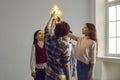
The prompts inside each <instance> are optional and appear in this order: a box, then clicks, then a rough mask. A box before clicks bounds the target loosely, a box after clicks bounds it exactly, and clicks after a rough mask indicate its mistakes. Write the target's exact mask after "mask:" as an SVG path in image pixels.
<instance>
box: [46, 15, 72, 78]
mask: <svg viewBox="0 0 120 80" xmlns="http://www.w3.org/2000/svg"><path fill="white" fill-rule="evenodd" d="M53 21H54V15H52V16H51V18H50V20H49V22H48V24H47V26H46V28H45V47H46V51H47V57H48V58H47V69H46V80H70V63H69V59H70V52H69V43H68V42H66V41H64V40H63V39H62V37H64V36H66V35H67V34H68V33H69V30H70V27H69V25H68V24H67V23H66V22H60V23H57V24H56V25H55V30H54V32H55V35H54V36H52V35H51V33H50V31H51V28H52V22H53Z"/></svg>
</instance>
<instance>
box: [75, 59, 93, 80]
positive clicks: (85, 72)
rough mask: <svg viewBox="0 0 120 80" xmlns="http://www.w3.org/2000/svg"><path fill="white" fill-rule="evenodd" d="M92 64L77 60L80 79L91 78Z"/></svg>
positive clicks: (87, 79) (86, 79)
mask: <svg viewBox="0 0 120 80" xmlns="http://www.w3.org/2000/svg"><path fill="white" fill-rule="evenodd" d="M90 66H91V65H90V64H85V63H83V62H81V61H78V60H77V76H78V80H89V72H90Z"/></svg>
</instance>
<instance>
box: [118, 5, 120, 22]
mask: <svg viewBox="0 0 120 80" xmlns="http://www.w3.org/2000/svg"><path fill="white" fill-rule="evenodd" d="M117 20H120V5H117Z"/></svg>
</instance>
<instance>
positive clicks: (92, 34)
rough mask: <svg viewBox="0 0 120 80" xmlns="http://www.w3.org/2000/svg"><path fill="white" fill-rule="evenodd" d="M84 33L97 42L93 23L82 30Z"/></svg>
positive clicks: (85, 25)
mask: <svg viewBox="0 0 120 80" xmlns="http://www.w3.org/2000/svg"><path fill="white" fill-rule="evenodd" d="M82 33H83V34H84V35H86V36H88V37H89V38H90V39H92V40H94V41H96V28H95V25H94V24H92V23H85V24H84V26H83V28H82Z"/></svg>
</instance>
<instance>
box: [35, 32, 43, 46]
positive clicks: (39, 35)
mask: <svg viewBox="0 0 120 80" xmlns="http://www.w3.org/2000/svg"><path fill="white" fill-rule="evenodd" d="M43 40H44V33H43V31H42V30H37V31H36V32H35V33H34V41H33V44H36V43H37V42H38V41H43Z"/></svg>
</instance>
